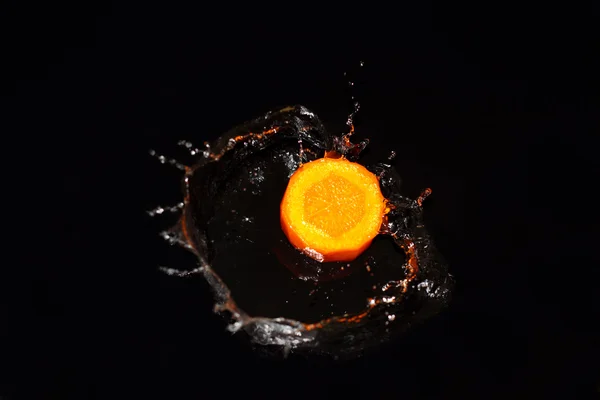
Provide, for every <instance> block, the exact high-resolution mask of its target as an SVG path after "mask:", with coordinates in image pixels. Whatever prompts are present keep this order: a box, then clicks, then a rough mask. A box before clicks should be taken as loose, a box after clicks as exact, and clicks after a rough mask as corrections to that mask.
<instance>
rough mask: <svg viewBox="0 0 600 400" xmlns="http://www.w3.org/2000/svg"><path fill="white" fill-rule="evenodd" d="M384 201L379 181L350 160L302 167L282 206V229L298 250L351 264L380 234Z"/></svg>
mask: <svg viewBox="0 0 600 400" xmlns="http://www.w3.org/2000/svg"><path fill="white" fill-rule="evenodd" d="M385 206H386V204H385V198H384V197H383V195H382V194H381V190H380V188H379V181H378V180H377V177H376V176H375V175H374V174H373V173H371V172H370V171H369V170H367V169H366V168H365V167H363V166H362V165H360V164H357V163H354V162H350V161H348V160H347V159H345V158H320V159H318V160H315V161H311V162H309V163H306V164H303V165H302V166H301V167H300V168H298V170H296V172H294V174H293V175H292V177H291V178H290V181H289V183H288V187H287V189H286V191H285V194H284V195H283V200H282V202H281V227H282V229H283V231H284V233H285V235H286V236H287V238H288V240H289V241H290V242H291V243H292V245H293V246H294V247H296V248H297V249H300V250H302V251H303V252H304V253H305V254H306V255H308V256H310V257H311V258H314V259H315V260H317V261H321V262H329V261H352V260H354V259H355V258H356V257H358V256H359V255H360V254H361V253H362V252H363V251H365V250H366V249H367V247H369V245H370V244H371V242H372V241H373V238H375V236H377V234H378V233H379V230H380V228H381V223H382V221H383V216H384V213H385Z"/></svg>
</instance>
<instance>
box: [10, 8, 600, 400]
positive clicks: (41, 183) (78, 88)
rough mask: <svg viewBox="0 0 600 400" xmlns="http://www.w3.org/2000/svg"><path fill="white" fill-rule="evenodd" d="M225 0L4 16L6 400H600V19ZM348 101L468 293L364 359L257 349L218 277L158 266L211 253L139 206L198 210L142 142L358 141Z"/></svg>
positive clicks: (535, 11) (158, 145)
mask: <svg viewBox="0 0 600 400" xmlns="http://www.w3.org/2000/svg"><path fill="white" fill-rule="evenodd" d="M224 6H225V7H224V9H219V8H217V6H216V5H215V4H205V5H202V6H200V5H196V6H193V7H192V6H181V7H180V6H175V5H171V4H167V3H165V4H162V5H152V4H150V3H132V2H118V3H117V2H115V3H114V4H110V3H103V4H93V3H87V4H86V5H85V6H82V5H76V4H60V5H56V4H52V5H44V6H40V5H33V4H20V5H18V6H17V5H16V3H10V2H9V3H3V6H2V7H3V8H4V9H5V10H3V12H2V17H3V18H5V21H3V23H2V28H1V29H2V38H3V39H2V40H3V49H2V52H3V53H2V59H3V64H4V65H5V66H8V69H5V72H4V75H3V77H4V78H6V79H5V80H3V86H2V91H3V103H4V104H3V109H2V114H3V122H4V123H3V124H2V125H3V129H2V131H3V133H4V136H3V138H4V139H5V145H4V146H3V151H2V152H3V154H4V156H3V159H4V160H5V161H8V162H9V165H8V167H7V168H8V169H6V171H8V172H9V174H8V175H9V176H8V179H9V181H8V182H10V184H13V183H15V184H16V186H15V189H14V190H9V192H10V193H11V195H10V196H9V199H8V200H9V201H10V202H11V203H12V205H11V206H9V207H7V208H6V209H5V212H6V214H7V216H8V217H9V218H8V219H11V218H14V217H17V218H18V219H19V225H18V227H17V228H16V230H14V231H11V232H10V233H9V234H10V236H11V237H12V238H13V239H16V240H17V241H18V244H17V246H16V247H15V249H18V250H19V251H18V257H17V258H16V259H17V260H18V261H17V262H16V263H14V262H12V261H11V262H7V264H10V265H5V266H3V272H4V271H6V272H9V271H10V272H11V279H3V283H8V284H9V285H8V286H10V288H8V290H7V289H4V290H3V294H5V295H6V296H5V297H6V300H7V301H6V302H3V304H5V305H6V307H3V309H2V310H3V315H2V318H3V321H0V331H1V333H2V335H3V336H4V339H3V340H2V347H1V351H2V353H1V354H0V366H1V367H2V369H3V371H2V374H1V378H0V384H1V386H0V397H1V398H2V399H4V398H7V399H13V398H14V399H20V398H61V399H64V398H77V399H84V398H86V399H87V398H90V399H92V398H102V399H113V398H142V397H144V398H155V397H156V398H169V399H179V398H217V397H223V396H225V397H233V396H251V397H257V398H262V397H267V398H268V397H281V396H283V397H293V398H296V397H297V398H300V397H302V398H307V397H310V398H326V397H331V398H335V397H339V398H343V397H348V398H363V397H369V398H393V397H398V398H436V399H437V398H440V399H442V398H443V399H447V398H459V397H460V398H465V397H466V396H470V397H472V398H505V396H507V395H517V394H520V393H526V394H528V395H533V397H534V398H549V397H552V396H555V395H561V396H568V398H598V394H599V391H600V387H599V385H600V383H599V382H600V378H599V376H600V375H599V368H598V362H597V359H598V358H599V357H600V354H599V351H598V349H599V339H598V337H599V335H598V330H597V328H596V327H595V325H596V321H597V320H598V317H599V316H600V315H599V314H598V308H597V307H596V304H597V302H598V300H599V298H598V290H597V286H596V285H597V283H596V282H597V281H595V279H594V278H595V276H597V265H598V257H597V256H595V255H594V256H593V258H590V257H589V255H588V254H585V252H586V251H588V252H589V250H592V251H591V252H592V253H593V249H594V246H597V245H596V244H595V241H593V240H592V239H586V237H587V234H589V233H591V230H589V229H590V228H587V227H586V226H585V221H586V220H590V219H591V218H592V216H593V215H594V214H596V213H597V212H596V211H595V209H596V205H595V202H594V201H593V199H594V195H593V194H586V192H585V190H586V187H588V186H589V185H590V183H591V184H592V185H591V186H592V187H593V183H594V182H595V181H597V169H596V168H597V167H596V163H595V160H594V154H595V152H594V148H593V146H591V145H585V142H583V141H582V138H585V137H586V136H588V135H590V134H593V133H594V132H596V133H597V132H598V130H597V122H598V111H597V109H598V106H599V105H600V102H599V101H598V92H597V90H596V83H597V78H596V75H597V71H598V70H599V68H598V64H597V62H596V60H595V57H596V56H595V54H594V53H597V50H598V46H597V44H598V42H597V40H596V39H597V37H596V35H595V32H594V29H595V24H596V23H595V22H594V21H596V20H597V17H598V9H597V8H596V9H595V10H594V9H592V8H588V9H586V8H585V7H581V8H580V9H575V8H574V7H571V8H570V9H558V8H556V9H548V6H547V5H545V6H544V7H541V8H535V7H533V6H532V7H531V9H524V8H523V7H509V6H508V5H506V4H505V3H500V2H497V3H489V2H488V3H485V5H472V4H470V5H466V4H464V5H460V4H454V3H453V4H451V5H450V4H446V5H442V4H440V5H434V4H431V3H426V2H423V3H420V5H411V6H408V5H402V4H398V5H394V6H392V5H388V6H381V8H378V7H376V6H372V7H365V5H361V7H358V8H353V7H351V6H348V5H346V6H344V7H339V6H337V7H334V6H333V5H332V6H327V7H325V6H321V7H322V8H324V9H321V8H311V7H310V6H308V5H304V4H300V3H298V4H295V5H294V4H287V3H286V4H274V5H273V6H272V7H265V8H264V9H260V10H259V9H256V8H254V9H248V10H242V9H240V8H239V6H237V5H235V4H233V3H232V4H224ZM327 10H330V11H332V13H331V14H330V15H327V14H326V11H327ZM595 18H596V19H595ZM361 60H362V61H364V62H365V65H364V67H363V68H362V69H360V72H359V73H358V74H357V70H359V68H358V67H357V66H358V63H359V61H361ZM346 71H347V72H348V73H349V76H350V78H351V79H352V80H353V81H354V82H355V85H354V89H355V90H354V91H353V92H352V93H351V92H350V91H349V86H348V83H347V80H348V79H347V78H346V77H344V75H343V73H344V72H346ZM4 95H6V96H4ZM352 95H354V96H356V98H357V100H359V101H360V103H361V105H362V109H361V111H360V114H359V117H358V119H357V136H358V137H359V138H365V137H368V138H369V139H370V140H371V145H370V150H369V152H368V153H367V154H366V155H365V158H366V160H368V161H374V160H379V159H381V158H383V157H385V156H386V155H387V154H388V153H389V151H390V150H392V149H393V150H395V151H396V152H397V153H398V156H397V158H396V161H395V165H396V168H397V169H398V170H399V172H400V175H401V176H402V178H403V180H404V190H405V193H404V194H406V195H408V196H412V197H414V196H416V195H417V194H418V193H419V191H420V190H421V189H422V188H424V187H431V188H432V189H433V195H432V197H431V198H430V199H428V201H427V203H426V214H427V223H428V226H429V228H430V230H431V232H432V234H433V236H434V239H435V240H436V243H437V245H438V247H439V248H440V250H441V251H442V253H443V254H444V256H445V257H446V259H447V260H448V262H449V265H450V270H451V272H452V274H453V275H454V276H455V277H456V279H457V282H458V285H457V289H456V295H455V298H454V300H453V302H452V304H451V307H450V308H449V309H448V310H447V311H446V312H444V313H443V314H442V315H441V316H440V317H439V318H436V319H434V320H431V321H430V322H428V323H427V324H425V325H423V326H421V327H418V328H415V329H413V330H412V331H411V333H410V334H409V335H407V336H406V337H404V338H403V339H400V340H398V341H395V342H393V343H391V344H389V345H386V346H383V347H382V348H381V349H379V350H378V351H376V352H375V353H374V354H369V355H366V356H365V357H363V358H360V359H358V360H355V361H346V362H342V363H337V364H336V363H333V364H330V363H325V362H322V361H312V360H304V359H296V358H292V359H290V360H287V361H269V360H264V359H259V358H257V357H256V356H255V354H254V353H253V352H252V351H251V350H250V349H249V347H248V346H247V344H246V343H245V342H244V341H243V340H240V339H239V338H237V337H236V336H233V337H231V336H230V335H229V334H228V333H226V332H225V331H224V327H225V325H224V322H223V321H222V320H221V319H220V318H219V317H218V316H216V315H214V314H213V313H212V309H211V296H210V293H209V291H208V287H207V285H206V284H205V283H204V282H203V281H202V280H201V279H200V278H191V279H187V280H178V279H175V278H169V277H167V276H164V275H162V274H161V273H160V272H158V271H157V267H158V266H159V265H167V266H170V267H175V268H186V267H190V266H191V265H193V262H194V260H193V258H192V257H191V256H189V255H188V254H186V253H184V252H183V251H182V250H179V249H176V248H170V247H169V246H168V245H167V244H166V243H164V242H162V240H161V239H160V238H158V236H157V232H158V231H159V230H161V229H164V228H166V227H168V226H169V225H170V224H171V223H172V222H173V219H172V218H169V217H168V216H165V217H163V218H160V219H150V218H148V217H147V215H146V214H145V211H146V210H148V209H151V208H153V207H154V206H156V205H159V204H161V205H164V204H167V205H169V204H174V203H176V202H177V201H179V198H180V186H179V178H180V174H179V172H178V171H177V170H175V169H171V168H169V167H167V166H160V165H158V163H157V162H156V160H154V159H152V158H150V157H149V156H148V149H149V148H155V149H157V150H158V151H159V152H162V153H165V154H166V155H172V156H173V157H175V158H181V159H182V161H186V160H188V161H189V158H187V159H186V156H185V152H184V151H183V149H178V148H177V147H176V146H175V143H176V142H177V141H178V140H180V139H189V140H191V141H192V142H194V143H195V144H197V145H201V144H202V142H203V141H205V140H210V139H214V138H216V137H217V136H219V135H220V134H221V133H223V132H225V131H226V130H228V129H229V128H231V127H232V126H234V125H236V124H238V123H241V122H243V121H245V120H247V119H250V118H253V117H256V116H259V115H261V114H263V113H264V112H266V111H267V110H269V109H272V108H275V107H278V106H282V105H288V104H303V105H305V106H307V107H309V108H310V109H311V110H313V111H314V112H315V113H317V115H319V116H320V118H321V119H322V120H323V121H324V123H325V125H326V126H327V127H328V128H329V129H330V130H331V131H333V132H341V131H343V130H345V129H346V128H345V125H344V123H345V120H346V116H347V114H348V112H349V111H350V110H351V106H350V104H351V102H350V98H351V96H352ZM4 100H6V101H5V102H4ZM573 161H578V164H577V165H578V166H577V167H574V168H573V165H574V164H573ZM587 175H589V176H590V178H589V179H588V180H586V179H587V178H586V177H587ZM594 175H596V180H595V181H594V179H593V177H594ZM586 185H588V186H586ZM555 206H558V207H557V208H555ZM573 216H575V221H572V222H567V220H568V219H571V217H573ZM589 267H592V268H589ZM14 272H16V274H14ZM12 276H17V277H18V279H17V280H12ZM13 282H14V284H13ZM5 311H6V313H5ZM5 316H6V317H5Z"/></svg>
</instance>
